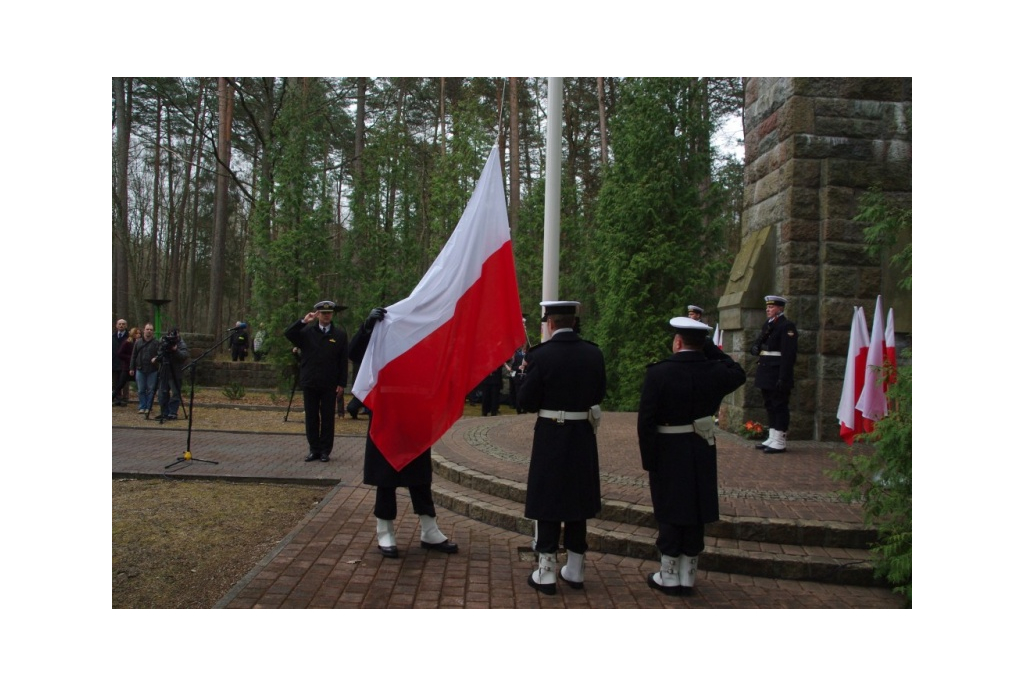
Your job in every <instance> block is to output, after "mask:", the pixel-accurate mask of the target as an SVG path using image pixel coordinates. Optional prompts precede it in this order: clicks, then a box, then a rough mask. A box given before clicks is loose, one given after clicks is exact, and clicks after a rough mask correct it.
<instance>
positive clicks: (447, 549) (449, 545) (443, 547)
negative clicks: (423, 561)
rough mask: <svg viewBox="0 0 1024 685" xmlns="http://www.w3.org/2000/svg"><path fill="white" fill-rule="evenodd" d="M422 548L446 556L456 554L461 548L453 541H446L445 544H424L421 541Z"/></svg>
mask: <svg viewBox="0 0 1024 685" xmlns="http://www.w3.org/2000/svg"><path fill="white" fill-rule="evenodd" d="M420 547H422V548H423V549H434V550H437V551H438V552H444V553H445V554H455V553H456V552H458V551H459V546H458V545H457V544H455V543H454V542H452V541H451V540H445V541H444V542H423V541H422V540H421V541H420Z"/></svg>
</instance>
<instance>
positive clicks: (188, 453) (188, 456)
mask: <svg viewBox="0 0 1024 685" xmlns="http://www.w3.org/2000/svg"><path fill="white" fill-rule="evenodd" d="M235 330H236V329H234V328H232V329H231V330H229V331H228V334H227V335H226V336H225V337H224V338H222V339H221V340H220V341H218V342H217V343H215V344H214V345H213V347H211V348H210V349H208V350H206V351H205V352H203V353H202V354H201V355H199V356H198V357H196V358H195V359H193V360H192V361H191V362H190V363H189V364H188V366H186V367H185V368H184V369H182V371H185V370H186V369H187V370H188V372H189V384H190V386H191V388H190V389H189V394H188V433H187V438H186V440H185V454H184V456H181V457H178V458H177V459H175V460H174V461H172V462H171V463H170V464H168V465H167V466H165V467H164V468H165V469H169V468H171V467H172V466H174V465H175V464H180V463H182V462H186V464H185V465H186V466H188V465H190V464H191V463H192V462H194V461H201V462H203V463H204V464H216V463H218V462H215V461H210V460H209V459H196V458H195V457H193V456H192V415H193V414H192V405H193V404H194V402H195V399H196V365H197V364H198V363H199V361H200V360H201V359H202V358H203V357H205V356H206V355H208V354H210V353H211V352H213V351H214V350H215V349H217V348H218V347H220V346H221V345H223V344H224V342H225V341H226V340H227V339H228V338H230V337H231V336H232V334H233V333H234V332H235ZM171 375H172V376H173V370H172V374H171ZM178 391H179V397H180V392H181V389H180V387H179V389H178Z"/></svg>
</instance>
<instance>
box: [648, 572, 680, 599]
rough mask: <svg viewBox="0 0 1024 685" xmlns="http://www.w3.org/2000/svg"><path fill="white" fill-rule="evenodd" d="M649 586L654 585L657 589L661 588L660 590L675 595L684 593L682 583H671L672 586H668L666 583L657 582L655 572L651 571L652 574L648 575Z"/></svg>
mask: <svg viewBox="0 0 1024 685" xmlns="http://www.w3.org/2000/svg"><path fill="white" fill-rule="evenodd" d="M647 587H652V588H654V589H655V590H660V591H662V592H664V593H665V594H666V595H673V596H675V595H681V594H683V586H682V585H671V586H667V587H666V586H665V585H659V584H658V583H656V582H655V581H654V574H653V573H650V574H648V575H647Z"/></svg>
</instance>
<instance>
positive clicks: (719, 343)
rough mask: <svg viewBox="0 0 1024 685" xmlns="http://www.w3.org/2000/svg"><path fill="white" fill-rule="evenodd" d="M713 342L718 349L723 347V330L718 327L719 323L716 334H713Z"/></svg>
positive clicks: (716, 326) (716, 325)
mask: <svg viewBox="0 0 1024 685" xmlns="http://www.w3.org/2000/svg"><path fill="white" fill-rule="evenodd" d="M711 342H713V343H715V345H716V346H717V347H718V349H722V331H720V330H719V329H718V324H717V323H716V324H715V334H714V335H713V336H711Z"/></svg>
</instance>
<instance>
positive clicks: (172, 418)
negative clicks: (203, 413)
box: [163, 414, 178, 421]
mask: <svg viewBox="0 0 1024 685" xmlns="http://www.w3.org/2000/svg"><path fill="white" fill-rule="evenodd" d="M163 419H164V421H177V420H178V415H177V414H168V415H167V416H165V417H163Z"/></svg>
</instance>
